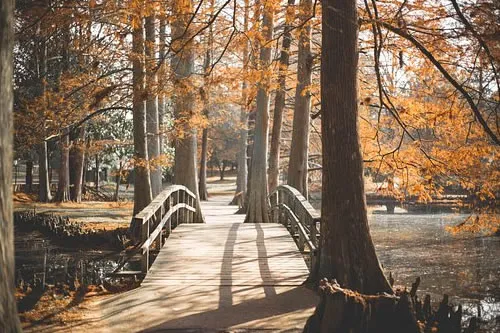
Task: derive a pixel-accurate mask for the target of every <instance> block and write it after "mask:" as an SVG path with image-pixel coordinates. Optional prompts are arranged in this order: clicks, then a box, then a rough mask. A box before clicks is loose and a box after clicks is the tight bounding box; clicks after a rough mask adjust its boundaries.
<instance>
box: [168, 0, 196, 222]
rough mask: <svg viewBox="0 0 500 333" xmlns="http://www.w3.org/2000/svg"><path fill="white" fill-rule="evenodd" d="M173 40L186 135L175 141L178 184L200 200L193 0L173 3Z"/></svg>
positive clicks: (177, 100) (177, 105)
mask: <svg viewBox="0 0 500 333" xmlns="http://www.w3.org/2000/svg"><path fill="white" fill-rule="evenodd" d="M173 7H174V8H173V21H172V29H171V30H172V40H174V41H175V42H174V43H173V46H172V48H173V51H174V54H175V55H174V56H173V57H172V65H171V67H172V69H173V71H174V73H173V74H174V91H176V92H177V94H176V95H175V96H174V115H175V119H176V120H177V121H179V122H180V123H181V125H180V128H178V129H177V130H179V131H181V132H182V134H183V136H182V137H178V138H176V140H175V161H174V183H175V184H179V185H184V186H186V187H187V188H188V189H189V190H191V191H192V192H193V193H195V195H196V201H197V202H199V200H200V194H199V192H198V173H197V171H198V169H197V167H196V160H197V133H196V129H195V128H193V127H192V126H191V118H192V117H193V115H194V103H195V95H194V91H193V89H194V88H193V83H192V82H191V80H192V78H191V75H192V73H193V71H194V53H193V45H192V41H188V39H189V37H190V35H191V28H190V27H188V23H189V20H190V17H191V15H192V14H191V13H192V8H193V3H192V0H176V1H174V4H173ZM186 30H187V31H186ZM193 222H204V220H203V215H202V213H201V207H200V205H199V204H198V205H197V212H196V214H195V218H194V221H193Z"/></svg>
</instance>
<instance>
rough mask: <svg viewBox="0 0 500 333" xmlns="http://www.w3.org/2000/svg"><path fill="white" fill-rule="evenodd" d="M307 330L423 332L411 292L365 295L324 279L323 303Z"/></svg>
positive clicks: (330, 332) (310, 332)
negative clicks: (410, 295) (415, 311)
mask: <svg viewBox="0 0 500 333" xmlns="http://www.w3.org/2000/svg"><path fill="white" fill-rule="evenodd" d="M303 332H304V333H345V332H350V333H382V332H383V333H402V332H404V333H420V329H419V327H418V324H417V320H416V318H415V314H414V310H413V307H412V303H411V302H410V297H409V295H408V294H406V293H405V294H403V295H401V296H400V297H396V296H393V295H387V294H381V295H363V294H359V293H357V292H354V291H351V290H348V289H342V288H341V287H340V286H339V285H338V284H337V283H336V282H332V283H329V282H326V280H323V281H321V285H320V303H319V305H318V306H317V307H316V310H315V312H314V314H313V315H312V316H311V317H310V318H309V319H308V320H307V323H306V326H305V327H304V331H303Z"/></svg>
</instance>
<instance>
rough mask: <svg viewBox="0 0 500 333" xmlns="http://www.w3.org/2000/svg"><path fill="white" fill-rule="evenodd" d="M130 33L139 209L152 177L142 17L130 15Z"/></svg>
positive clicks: (133, 230)
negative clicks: (145, 92)
mask: <svg viewBox="0 0 500 333" xmlns="http://www.w3.org/2000/svg"><path fill="white" fill-rule="evenodd" d="M133 21H134V22H133V26H134V29H133V33H132V52H133V53H134V55H133V57H132V66H133V74H132V85H133V101H132V104H133V117H134V119H133V128H134V159H135V163H134V179H135V180H134V210H133V214H134V215H135V214H137V213H139V212H140V211H141V210H143V209H144V208H145V207H146V206H147V205H149V203H150V202H151V200H152V192H151V178H150V174H149V161H148V149H147V141H146V110H145V105H144V104H145V103H144V37H143V18H142V17H141V16H140V15H134V17H133ZM140 227H141V226H138V225H135V224H134V220H133V219H132V223H131V225H130V231H131V234H132V235H133V237H138V236H139V235H138V233H139V232H140Z"/></svg>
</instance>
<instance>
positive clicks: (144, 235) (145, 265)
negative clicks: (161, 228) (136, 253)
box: [140, 220, 149, 273]
mask: <svg viewBox="0 0 500 333" xmlns="http://www.w3.org/2000/svg"><path fill="white" fill-rule="evenodd" d="M140 222H142V224H141V241H142V243H144V242H145V241H146V240H147V239H148V238H149V220H147V221H143V220H140ZM141 266H142V272H143V273H147V272H148V270H149V247H147V248H146V253H143V254H142V260H141Z"/></svg>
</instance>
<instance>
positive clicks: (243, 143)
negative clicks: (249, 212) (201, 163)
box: [231, 0, 250, 212]
mask: <svg viewBox="0 0 500 333" xmlns="http://www.w3.org/2000/svg"><path fill="white" fill-rule="evenodd" d="M248 3H249V0H245V13H244V18H243V25H244V27H243V29H244V32H245V33H246V32H248V15H249V11H250V9H249V4H248ZM248 61H249V55H248V41H245V44H244V45H243V64H242V67H243V83H242V87H241V106H240V130H239V140H238V156H237V162H238V171H237V174H236V193H235V196H234V198H233V200H232V201H231V204H233V205H234V204H237V203H240V207H242V211H245V212H246V210H245V207H246V203H245V198H246V191H247V178H248V166H247V147H248V93H247V89H248V83H247V78H246V75H247V73H248Z"/></svg>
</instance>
